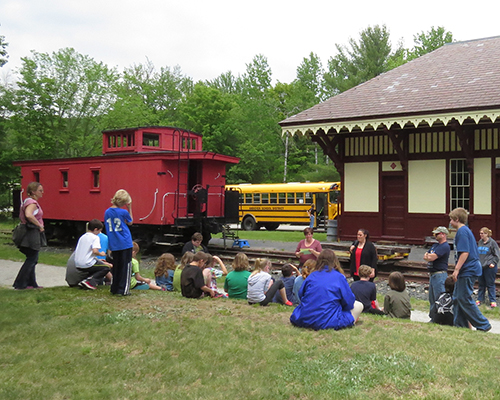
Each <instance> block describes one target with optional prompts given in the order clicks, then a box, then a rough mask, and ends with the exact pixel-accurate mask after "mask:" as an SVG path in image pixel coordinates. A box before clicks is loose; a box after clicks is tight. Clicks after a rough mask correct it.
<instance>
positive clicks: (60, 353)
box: [0, 287, 500, 400]
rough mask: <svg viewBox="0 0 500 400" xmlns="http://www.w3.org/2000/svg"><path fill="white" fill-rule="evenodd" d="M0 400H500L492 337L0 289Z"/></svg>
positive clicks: (282, 312) (148, 298)
mask: <svg viewBox="0 0 500 400" xmlns="http://www.w3.org/2000/svg"><path fill="white" fill-rule="evenodd" d="M0 303H1V304H2V313H1V314H0V331H1V335H0V369H1V375H2V379H1V380H0V398H2V399H96V398H108V399H144V398H148V399H162V400H163V399H183V400H184V399H273V400H274V399H311V400H312V399H314V400H316V399H395V398H405V399H407V398H408V399H417V398H418V399H420V398H427V399H461V398H462V399H475V398H491V399H492V398H500V389H499V387H498V383H497V382H498V378H497V370H496V368H492V366H495V365H497V364H498V354H499V351H500V344H499V341H498V336H497V335H495V334H484V333H480V332H472V331H468V330H465V329H458V328H452V327H443V326H436V325H432V324H422V323H416V322H411V321H404V320H395V319H389V318H384V317H377V316H372V315H363V316H362V323H361V324H360V325H358V326H357V327H355V328H353V329H346V330H342V331H338V332H335V331H319V332H314V331H310V330H306V329H298V328H294V327H293V326H292V325H291V324H290V323H289V316H290V313H291V309H290V308H287V307H285V306H278V305H271V306H269V307H266V308H264V307H258V306H249V305H248V304H246V302H244V301H233V300H224V299H203V300H188V299H184V298H182V297H181V296H180V295H179V294H177V293H164V292H156V291H146V292H140V293H133V295H131V296H129V297H113V296H111V295H110V294H109V291H108V290H107V288H104V287H103V288H99V289H98V290H97V291H95V292H89V291H83V290H79V289H71V288H49V289H43V290H41V291H23V292H18V291H13V290H10V289H0Z"/></svg>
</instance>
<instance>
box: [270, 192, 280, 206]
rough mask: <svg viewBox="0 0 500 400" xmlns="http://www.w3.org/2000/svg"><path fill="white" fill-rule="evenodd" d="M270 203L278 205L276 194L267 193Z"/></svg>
mask: <svg viewBox="0 0 500 400" xmlns="http://www.w3.org/2000/svg"><path fill="white" fill-rule="evenodd" d="M269 196H270V203H272V204H278V193H269Z"/></svg>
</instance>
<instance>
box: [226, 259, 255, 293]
mask: <svg viewBox="0 0 500 400" xmlns="http://www.w3.org/2000/svg"><path fill="white" fill-rule="evenodd" d="M232 266H233V271H231V272H230V273H229V274H227V276H226V280H225V281H224V290H225V291H226V292H227V294H228V296H229V298H231V299H246V298H247V288H248V277H249V276H250V271H249V270H248V257H247V255H246V254H245V253H241V252H240V253H238V254H236V256H235V257H234V261H233V265H232Z"/></svg>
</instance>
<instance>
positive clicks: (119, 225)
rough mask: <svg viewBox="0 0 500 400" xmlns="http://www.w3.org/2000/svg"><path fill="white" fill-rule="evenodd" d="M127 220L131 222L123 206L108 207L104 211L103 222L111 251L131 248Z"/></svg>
mask: <svg viewBox="0 0 500 400" xmlns="http://www.w3.org/2000/svg"><path fill="white" fill-rule="evenodd" d="M127 222H129V223H130V222H132V217H131V216H130V214H129V212H128V211H127V210H124V209H123V208H118V207H110V208H108V209H107V210H106V212H105V213H104V224H105V225H106V233H107V235H108V240H109V248H110V250H111V251H118V250H125V249H130V248H132V235H131V234H130V229H129V228H128V225H127Z"/></svg>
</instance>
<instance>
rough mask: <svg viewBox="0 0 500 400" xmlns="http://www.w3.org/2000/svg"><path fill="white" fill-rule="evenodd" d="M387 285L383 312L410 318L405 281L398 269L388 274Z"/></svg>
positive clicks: (394, 316) (409, 305)
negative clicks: (388, 288) (387, 289)
mask: <svg viewBox="0 0 500 400" xmlns="http://www.w3.org/2000/svg"><path fill="white" fill-rule="evenodd" d="M389 287H390V288H391V290H389V291H388V292H387V294H386V295H385V299H384V313H385V314H386V315H388V316H389V317H393V318H408V319H409V318H410V316H411V304H410V296H409V294H408V292H407V291H406V282H405V278H404V276H403V274H402V273H401V272H398V271H394V272H391V273H390V275H389Z"/></svg>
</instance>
